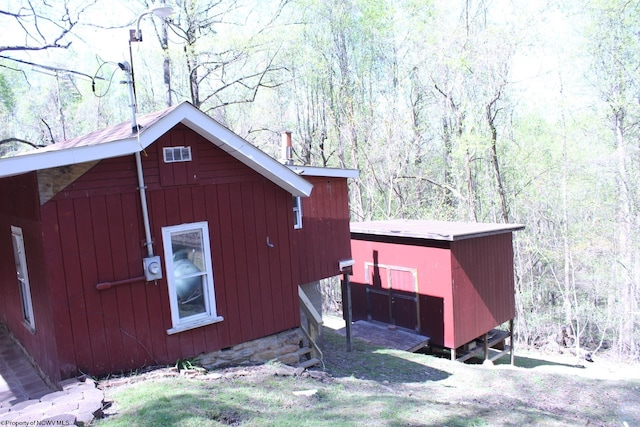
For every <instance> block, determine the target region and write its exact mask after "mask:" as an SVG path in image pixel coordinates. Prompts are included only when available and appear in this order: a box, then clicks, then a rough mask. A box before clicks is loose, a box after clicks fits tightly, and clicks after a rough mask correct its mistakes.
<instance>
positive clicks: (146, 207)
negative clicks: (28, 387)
mask: <svg viewBox="0 0 640 427" xmlns="http://www.w3.org/2000/svg"><path fill="white" fill-rule="evenodd" d="M137 125H139V126H140V127H139V130H138V129H132V126H131V123H123V124H120V125H117V126H113V127H109V128H107V129H103V130H101V131H97V132H93V133H91V134H89V135H86V136H83V137H79V138H75V139H72V140H68V141H64V142H61V143H56V144H53V145H50V146H48V147H46V148H44V149H40V150H35V151H31V152H28V153H26V154H22V155H17V156H14V157H11V158H6V159H0V260H1V261H0V321H1V322H2V324H3V325H4V326H5V327H6V328H8V329H9V330H10V331H11V333H12V334H13V336H14V337H15V338H16V339H17V340H18V341H19V342H20V343H21V344H22V346H23V347H24V348H25V349H26V351H27V352H28V353H29V354H30V355H31V357H32V358H33V360H34V362H35V363H36V364H37V365H38V366H39V367H40V369H41V370H42V371H43V372H44V374H45V375H47V376H48V377H49V378H50V379H51V380H52V381H53V382H54V383H55V382H58V381H60V380H62V379H65V378H69V377H72V376H75V375H77V374H79V373H87V374H92V375H101V374H106V373H109V372H117V371H126V370H131V369H136V368H140V367H143V366H148V365H156V364H173V363H176V360H178V359H183V358H189V357H194V356H197V355H200V354H207V353H212V352H217V351H220V350H223V349H227V348H229V347H233V346H236V345H238V344H241V343H246V342H249V341H253V340H257V339H260V338H263V337H269V336H273V335H274V334H278V333H281V332H283V331H289V330H294V329H296V328H298V327H299V326H300V302H299V296H298V295H299V286H300V285H303V284H305V283H308V282H312V281H317V280H320V279H323V278H326V277H330V276H335V275H338V274H340V267H339V261H340V260H343V259H349V258H350V257H351V250H350V244H349V209H348V193H347V179H348V178H350V177H355V176H356V175H357V172H356V171H352V170H340V169H323V168H311V167H301V166H288V165H284V164H282V163H280V162H278V161H277V160H275V159H273V158H271V157H270V156H268V155H266V154H265V153H263V152H262V151H260V150H258V149H257V148H256V147H254V146H252V145H251V144H250V143H248V142H247V141H245V140H244V139H242V138H241V137H239V136H238V135H236V134H234V133H233V132H231V131H230V130H228V129H226V128H225V127H224V126H222V125H220V124H219V123H218V122H216V121H215V120H213V119H211V118H210V117H208V116H207V115H205V114H204V113H202V112H200V111H199V110H197V109H196V108H195V107H193V106H192V105H191V104H188V103H182V104H179V105H177V106H174V107H171V108H168V109H165V110H163V111H160V112H157V113H152V114H148V115H144V116H140V117H138V118H137ZM312 190H313V191H312ZM16 279H17V280H16Z"/></svg>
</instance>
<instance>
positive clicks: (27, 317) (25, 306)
mask: <svg viewBox="0 0 640 427" xmlns="http://www.w3.org/2000/svg"><path fill="white" fill-rule="evenodd" d="M11 243H12V244H13V257H14V261H15V265H16V274H17V279H18V288H19V292H20V301H21V305H22V324H23V325H24V326H25V327H26V328H27V329H28V330H29V331H31V332H32V333H34V332H35V331H36V319H35V317H34V316H33V303H32V301H31V286H30V285H29V272H28V269H27V257H26V255H25V251H24V237H23V235H22V228H20V227H15V226H13V225H12V226H11Z"/></svg>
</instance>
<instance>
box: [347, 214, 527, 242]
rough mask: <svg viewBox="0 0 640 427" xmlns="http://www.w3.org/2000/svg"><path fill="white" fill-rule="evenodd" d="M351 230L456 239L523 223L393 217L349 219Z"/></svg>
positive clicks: (510, 228)
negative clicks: (377, 219)
mask: <svg viewBox="0 0 640 427" xmlns="http://www.w3.org/2000/svg"><path fill="white" fill-rule="evenodd" d="M350 226H351V233H352V234H353V233H357V234H371V235H376V236H393V237H408V238H416V239H430V240H444V241H450V242H452V241H455V240H463V239H470V238H474V237H482V236H490V235H493V234H502V233H510V232H513V231H518V230H524V227H525V226H524V225H522V224H487V223H474V222H448V221H431V220H406V219H395V220H386V221H365V222H352V223H351V224H350Z"/></svg>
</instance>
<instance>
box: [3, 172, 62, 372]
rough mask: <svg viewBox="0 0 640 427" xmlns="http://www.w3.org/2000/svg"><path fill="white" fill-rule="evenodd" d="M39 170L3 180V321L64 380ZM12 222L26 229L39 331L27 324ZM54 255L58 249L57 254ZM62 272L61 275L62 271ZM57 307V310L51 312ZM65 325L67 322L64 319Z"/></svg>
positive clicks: (44, 365)
mask: <svg viewBox="0 0 640 427" xmlns="http://www.w3.org/2000/svg"><path fill="white" fill-rule="evenodd" d="M37 188H38V187H37V178H36V174H35V173H28V174H24V175H20V176H15V177H10V178H6V179H3V180H0V201H2V204H1V205H0V232H1V233H2V237H1V238H0V259H2V260H3V261H4V262H0V320H1V321H2V323H3V324H4V325H6V326H7V327H8V328H9V329H10V330H11V331H12V333H13V334H14V336H16V338H17V339H18V340H20V342H21V343H22V345H23V346H24V347H25V348H26V349H27V350H28V351H29V353H30V354H31V356H32V357H33V358H34V360H35V361H36V362H37V363H38V365H39V366H40V367H41V369H42V370H43V371H44V372H46V373H47V374H49V373H52V374H53V375H51V379H52V380H53V381H57V380H59V379H60V374H59V371H58V364H59V360H58V351H57V349H56V342H55V338H56V329H55V327H56V326H57V325H58V324H59V320H60V319H59V318H57V317H55V318H54V317H53V316H54V315H55V314H56V313H55V309H52V307H51V306H50V301H51V299H52V298H53V296H54V292H56V291H58V290H54V289H49V288H48V286H47V282H48V280H49V279H50V278H51V275H50V274H48V272H47V271H46V270H45V268H44V267H42V268H40V266H41V265H43V263H44V259H45V250H43V247H42V243H41V236H42V234H43V232H44V230H43V229H42V227H41V224H40V206H39V203H38V196H37V194H38V193H37ZM11 226H16V227H20V228H21V229H22V233H23V239H24V246H25V254H26V259H27V270H28V275H29V281H30V288H31V295H32V298H31V299H32V304H33V312H34V319H35V325H36V332H35V333H31V332H30V331H29V330H28V329H27V328H26V327H25V326H24V325H23V324H22V309H21V303H20V293H19V288H18V281H17V278H16V268H15V264H14V255H13V246H12V243H11ZM53 255H55V254H53ZM58 277H60V274H58ZM52 310H53V312H52ZM62 326H68V324H63V325H62Z"/></svg>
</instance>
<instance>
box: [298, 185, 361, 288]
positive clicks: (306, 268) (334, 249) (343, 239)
mask: <svg viewBox="0 0 640 427" xmlns="http://www.w3.org/2000/svg"><path fill="white" fill-rule="evenodd" d="M304 178H305V179H306V180H307V181H309V182H310V183H312V184H313V191H312V192H311V196H310V197H305V198H303V199H302V228H301V229H298V230H294V231H293V232H294V235H295V236H296V245H297V251H296V252H297V254H298V259H299V264H300V279H299V282H298V283H301V284H305V283H309V282H312V281H315V280H319V279H324V278H327V277H332V276H336V275H339V274H340V268H339V265H338V263H339V261H341V260H345V259H350V258H351V243H350V239H349V205H348V201H349V191H348V184H347V178H339V177H321V176H304Z"/></svg>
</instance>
